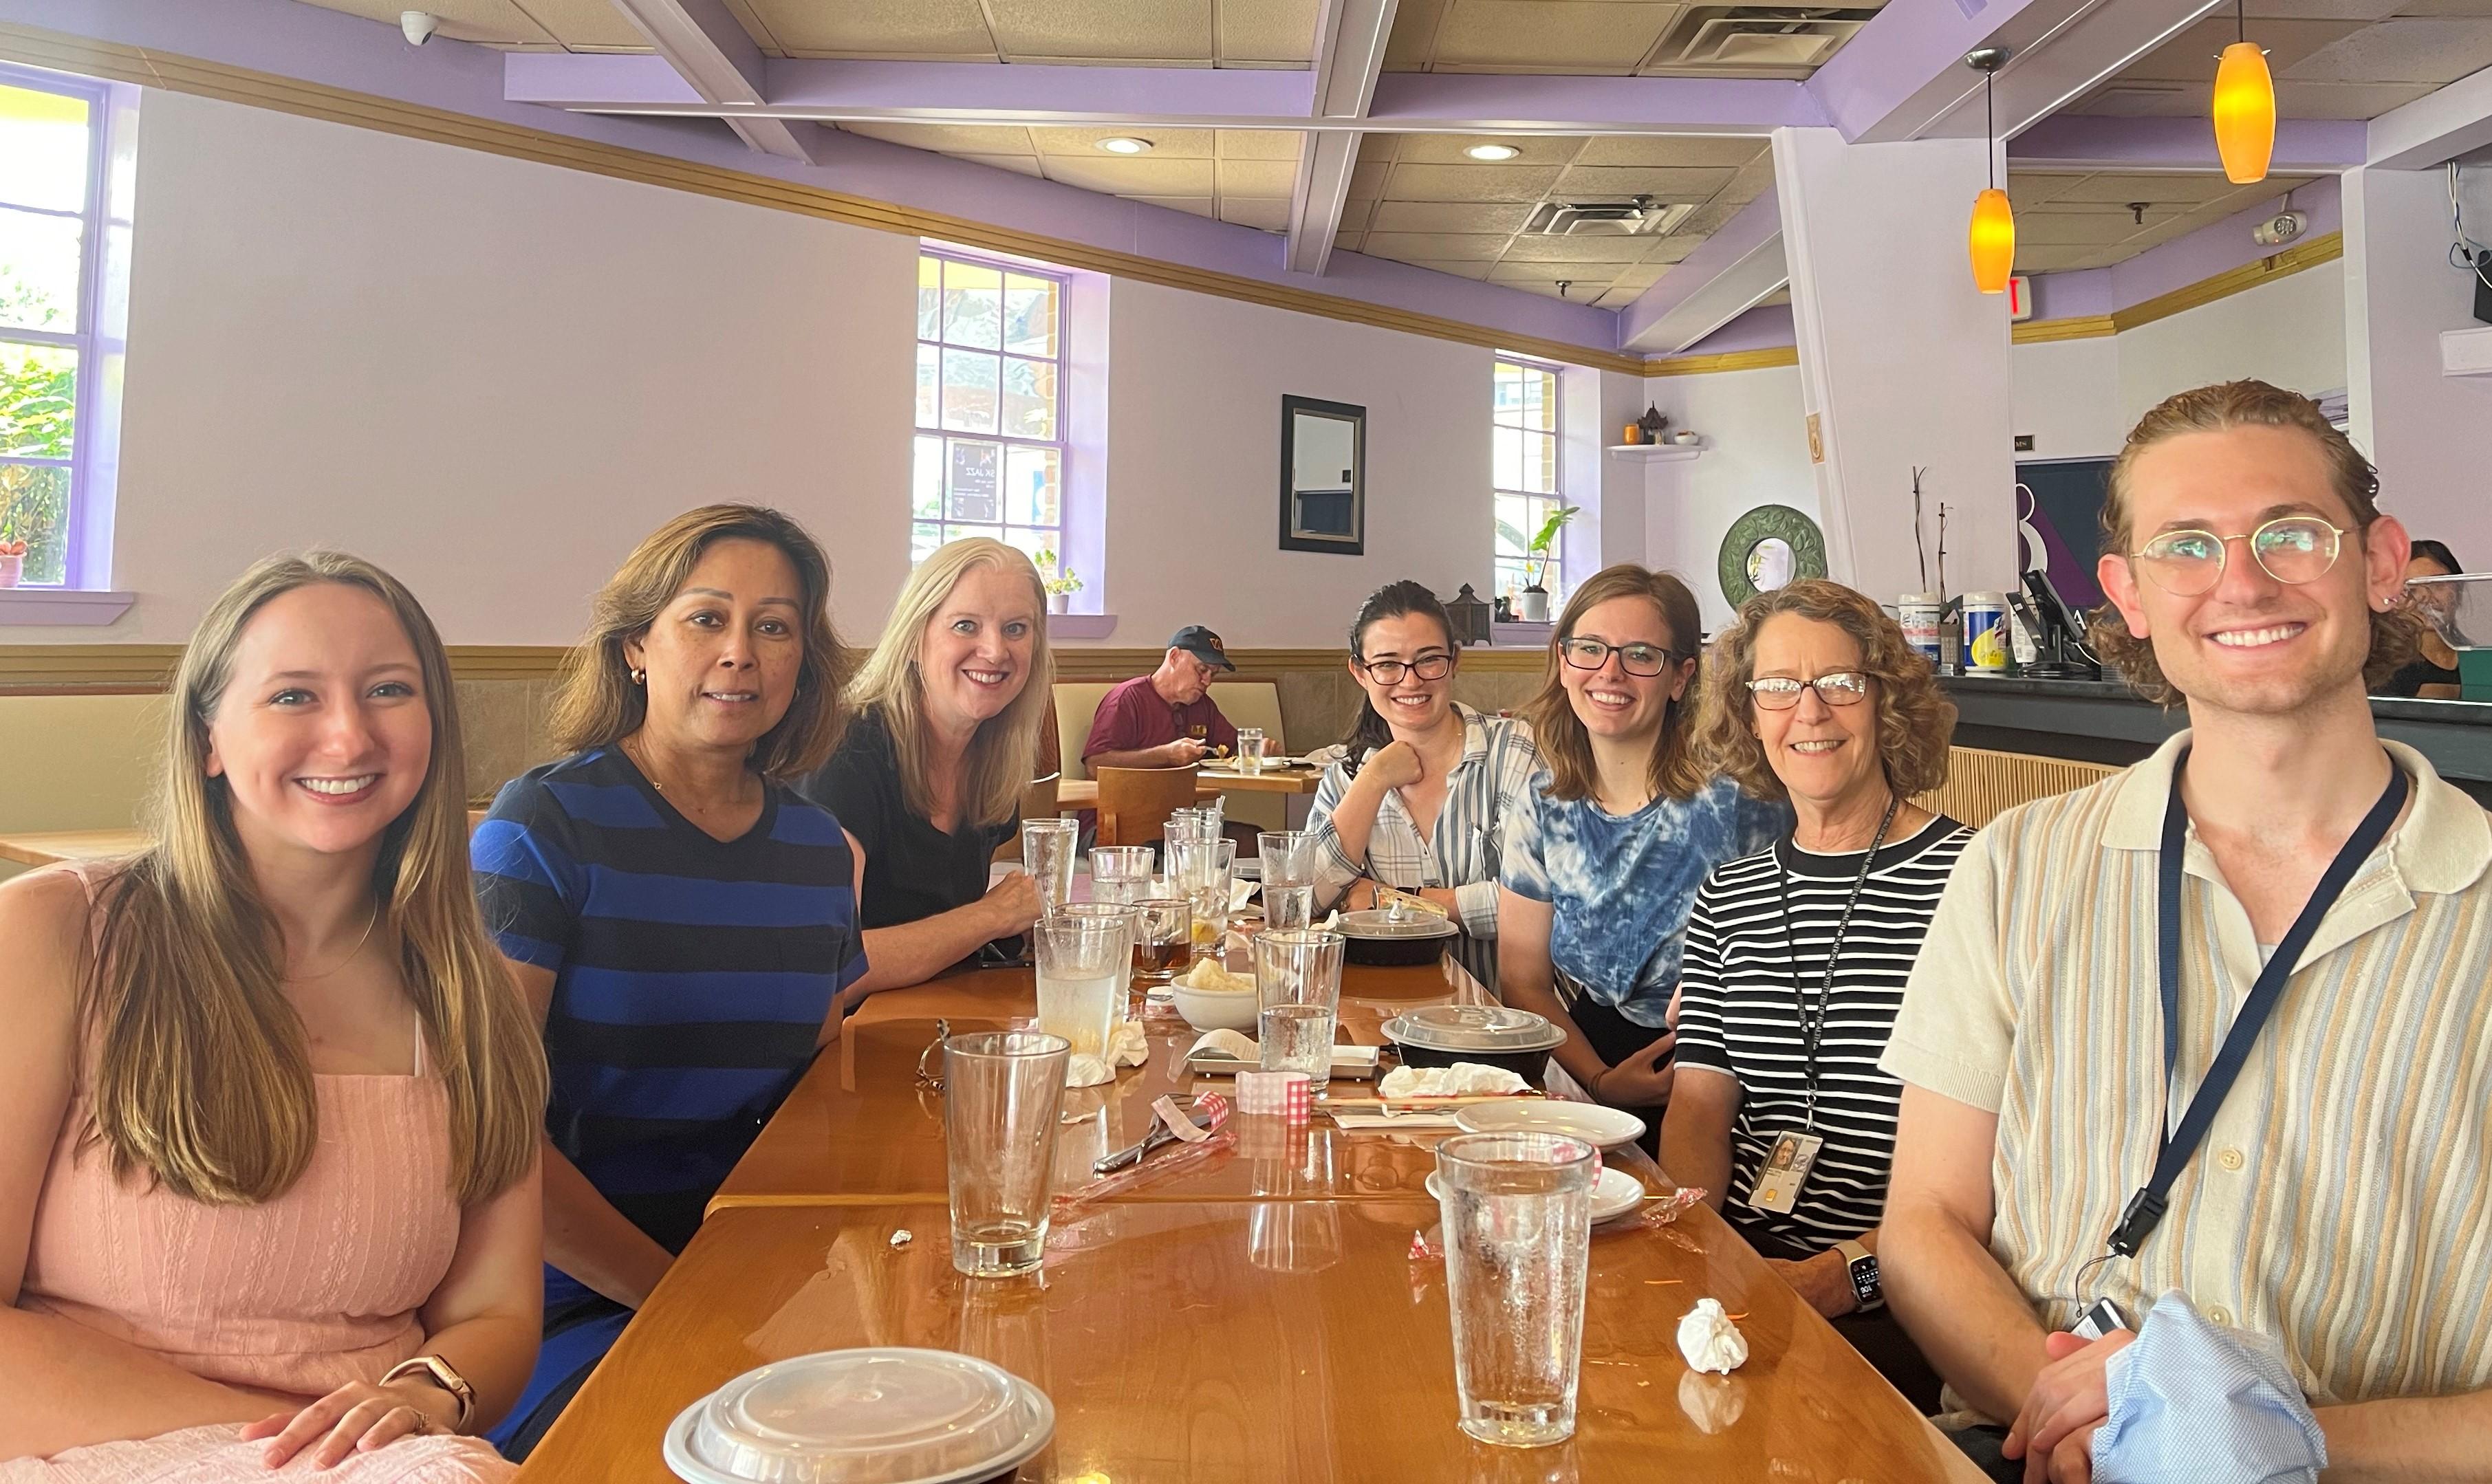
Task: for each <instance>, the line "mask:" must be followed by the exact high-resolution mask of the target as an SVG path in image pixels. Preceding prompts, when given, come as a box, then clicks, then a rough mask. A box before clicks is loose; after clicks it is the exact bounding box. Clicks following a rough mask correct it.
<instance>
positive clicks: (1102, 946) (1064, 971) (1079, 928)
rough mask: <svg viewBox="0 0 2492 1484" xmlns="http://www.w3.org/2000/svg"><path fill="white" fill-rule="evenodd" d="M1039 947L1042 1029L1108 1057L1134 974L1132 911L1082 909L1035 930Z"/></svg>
mask: <svg viewBox="0 0 2492 1484" xmlns="http://www.w3.org/2000/svg"><path fill="white" fill-rule="evenodd" d="M1030 934H1031V936H1033V937H1034V938H1036V939H1037V942H1038V1028H1039V1029H1041V1030H1043V1031H1046V1032H1047V1033H1048V1034H1049V1035H1052V1036H1061V1037H1063V1038H1064V1039H1065V1040H1066V1041H1067V1042H1070V1043H1071V1044H1072V1049H1073V1050H1074V1051H1077V1052H1083V1053H1086V1054H1089V1055H1092V1056H1105V1055H1107V1054H1108V1038H1109V1037H1110V1036H1111V1035H1112V1034H1113V1033H1114V1031H1115V1027H1116V1022H1117V1021H1118V1020H1120V1019H1122V1017H1123V1014H1124V1008H1125V986H1126V984H1127V983H1128V982H1129V981H1130V979H1131V977H1132V975H1133V972H1134V930H1133V909H1132V908H1130V907H1126V906H1106V905H1100V904H1097V903H1083V904H1081V905H1080V907H1079V909H1076V908H1071V907H1068V908H1067V909H1066V910H1064V911H1061V912H1058V913H1056V914H1055V915H1054V916H1052V917H1042V918H1040V919H1039V921H1038V924H1037V926H1036V927H1034V928H1032V929H1031V930H1030Z"/></svg>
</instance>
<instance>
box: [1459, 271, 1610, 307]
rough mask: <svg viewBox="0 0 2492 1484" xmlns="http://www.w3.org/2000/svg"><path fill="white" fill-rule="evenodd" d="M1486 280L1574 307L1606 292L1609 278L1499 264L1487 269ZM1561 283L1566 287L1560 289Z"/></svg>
mask: <svg viewBox="0 0 2492 1484" xmlns="http://www.w3.org/2000/svg"><path fill="white" fill-rule="evenodd" d="M1488 281H1489V282H1492V283H1501V284H1503V285H1504V286H1506V287H1508V288H1519V289H1522V290H1523V291H1524V292H1525V293H1528V294H1541V295H1545V296H1547V297H1548V298H1552V299H1565V300H1567V301H1568V302H1570V303H1574V304H1589V303H1591V302H1592V301H1593V300H1595V299H1597V298H1599V297H1600V296H1601V295H1602V294H1604V293H1606V292H1608V291H1609V287H1610V280H1609V276H1608V275H1607V274H1605V273H1602V272H1600V271H1599V270H1597V269H1595V270H1590V271H1587V272H1584V273H1581V274H1580V275H1579V274H1569V273H1568V272H1566V271H1565V270H1564V269H1562V268H1561V269H1558V270H1556V271H1555V272H1554V273H1553V272H1552V271H1551V270H1550V269H1549V268H1548V267H1547V265H1545V264H1543V265H1532V264H1526V265H1523V266H1521V267H1509V266H1508V265H1506V264H1504V263H1499V264H1498V265H1497V266H1496V267H1494V268H1492V269H1490V270H1489V272H1488ZM1561 282H1562V283H1564V284H1565V285H1566V287H1565V288H1564V289H1563V290H1560V289H1559V288H1558V284H1559V283H1561Z"/></svg>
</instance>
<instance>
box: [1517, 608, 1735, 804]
mask: <svg viewBox="0 0 2492 1484" xmlns="http://www.w3.org/2000/svg"><path fill="white" fill-rule="evenodd" d="M1613 598H1642V599H1644V600H1645V601H1646V602H1647V603H1650V604H1651V605H1652V606H1653V607H1654V608H1658V609H1659V610H1660V612H1661V621H1662V624H1663V626H1664V627H1666V628H1668V629H1669V630H1670V647H1671V650H1672V661H1673V663H1674V665H1675V664H1676V662H1677V661H1680V660H1693V661H1695V662H1696V667H1697V673H1695V674H1692V675H1690V676H1688V677H1687V689H1686V690H1685V691H1684V692H1683V693H1681V694H1680V696H1679V697H1678V698H1677V699H1676V700H1674V701H1671V702H1670V703H1669V704H1668V705H1666V706H1665V707H1663V709H1662V713H1661V732H1660V734H1659V735H1658V736H1655V737H1654V738H1653V741H1652V762H1651V764H1650V766H1648V767H1647V769H1646V772H1645V781H1646V784H1647V787H1650V788H1651V789H1652V792H1653V796H1654V797H1655V798H1671V799H1691V798H1694V797H1695V796H1696V791H1697V790H1698V789H1700V788H1702V787H1705V785H1706V783H1707V782H1709V781H1710V775H1709V774H1708V773H1707V772H1706V767H1705V764H1704V760H1703V759H1702V758H1700V757H1698V756H1697V754H1696V749H1695V747H1694V746H1693V743H1692V733H1693V730H1694V728H1693V727H1692V726H1691V725H1690V723H1689V720H1688V719H1689V716H1690V714H1691V713H1693V712H1694V711H1695V709H1696V704H1697V697H1698V696H1699V694H1700V693H1701V692H1702V690H1703V689H1704V685H1703V682H1704V679H1705V676H1704V668H1705V657H1704V653H1703V651H1704V647H1705V639H1704V621H1703V619H1702V617H1701V616H1700V615H1699V614H1698V611H1697V608H1696V595H1695V594H1694V593H1692V592H1689V591H1688V590H1687V584H1686V583H1684V582H1682V581H1680V580H1679V579H1677V578H1676V577H1673V576H1672V575H1671V574H1669V573H1667V572H1654V571H1651V570H1649V569H1647V568H1644V567H1639V566H1637V565H1636V564H1635V563H1633V562H1620V563H1618V564H1617V566H1615V567H1604V568H1602V569H1601V570H1600V571H1598V572H1596V573H1593V574H1592V575H1591V576H1590V577H1588V578H1586V579H1584V581H1583V585H1581V586H1579V587H1577V588H1576V589H1575V595H1574V596H1573V597H1572V598H1569V599H1567V600H1566V610H1565V611H1564V612H1562V613H1560V614H1558V622H1557V623H1556V624H1555V625H1553V626H1552V627H1551V629H1550V633H1549V663H1548V668H1547V670H1546V671H1545V672H1544V675H1543V678H1542V680H1541V684H1540V694H1538V695H1537V696H1534V697H1531V699H1530V700H1529V701H1528V703H1527V704H1526V705H1525V706H1524V708H1523V718H1524V720H1525V721H1527V722H1529V723H1530V724H1531V735H1532V738H1533V740H1534V741H1536V742H1538V743H1539V745H1540V760H1541V762H1542V763H1544V764H1545V765H1547V767H1548V769H1549V795H1550V797H1552V798H1559V799H1586V798H1589V797H1591V796H1592V789H1593V787H1594V786H1595V785H1596V784H1597V783H1598V782H1599V770H1598V769H1596V768H1595V767H1594V766H1593V765H1592V739H1591V735H1590V734H1589V733H1588V732H1587V731H1585V730H1584V721H1583V718H1581V717H1579V716H1577V715H1576V714H1575V703H1574V702H1573V701H1572V700H1570V699H1568V698H1567V696H1566V681H1565V679H1564V676H1565V673H1566V671H1565V665H1566V661H1565V659H1564V657H1563V656H1562V655H1561V654H1560V653H1559V649H1560V647H1561V646H1563V645H1564V643H1565V642H1566V640H1568V639H1570V638H1574V637H1575V625H1577V624H1579V623H1581V622H1583V620H1584V615H1585V614H1586V613H1587V612H1590V611H1591V610H1592V609H1593V608H1598V607H1600V606H1601V605H1602V604H1604V603H1607V602H1609V601H1610V600H1611V599H1613ZM1663 674H1664V676H1665V677H1667V676H1668V674H1669V671H1667V670H1665V671H1664V672H1663Z"/></svg>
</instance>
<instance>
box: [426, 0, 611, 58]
mask: <svg viewBox="0 0 2492 1484" xmlns="http://www.w3.org/2000/svg"><path fill="white" fill-rule="evenodd" d="M401 9H403V7H401ZM416 9H418V10H430V9H432V7H430V6H418V7H416ZM519 9H520V10H522V11H525V12H526V13H527V14H528V16H529V17H530V18H531V19H533V20H534V21H535V22H536V23H537V24H538V25H540V26H543V27H544V28H545V29H547V30H548V31H550V32H552V33H553V36H554V40H556V41H558V42H560V43H562V44H563V45H566V46H598V47H611V46H620V47H629V48H631V49H633V50H636V51H644V50H646V49H648V45H649V39H648V38H647V37H645V36H643V35H641V34H640V28H639V27H638V26H636V25H634V24H632V22H630V21H628V20H626V19H624V18H623V13H622V12H620V11H618V10H616V9H615V8H614V7H613V6H612V5H611V4H609V3H608V0H519ZM389 18H390V19H391V20H393V21H395V20H397V19H398V15H397V12H396V11H393V12H392V13H391V15H390V17H389Z"/></svg>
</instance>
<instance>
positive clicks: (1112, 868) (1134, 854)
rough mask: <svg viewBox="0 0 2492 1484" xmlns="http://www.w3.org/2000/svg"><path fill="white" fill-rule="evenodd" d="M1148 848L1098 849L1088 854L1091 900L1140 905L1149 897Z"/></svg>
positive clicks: (1113, 847)
mask: <svg viewBox="0 0 2492 1484" xmlns="http://www.w3.org/2000/svg"><path fill="white" fill-rule="evenodd" d="M1153 859H1154V857H1153V853H1152V850H1151V847H1150V846H1099V847H1098V848H1097V849H1095V850H1092V851H1091V852H1090V900H1091V901H1093V902H1139V901H1141V900H1142V898H1144V897H1147V896H1149V895H1150V894H1151V866H1152V862H1153Z"/></svg>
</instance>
